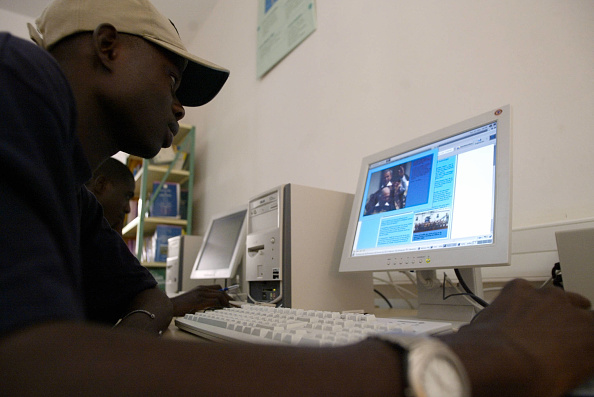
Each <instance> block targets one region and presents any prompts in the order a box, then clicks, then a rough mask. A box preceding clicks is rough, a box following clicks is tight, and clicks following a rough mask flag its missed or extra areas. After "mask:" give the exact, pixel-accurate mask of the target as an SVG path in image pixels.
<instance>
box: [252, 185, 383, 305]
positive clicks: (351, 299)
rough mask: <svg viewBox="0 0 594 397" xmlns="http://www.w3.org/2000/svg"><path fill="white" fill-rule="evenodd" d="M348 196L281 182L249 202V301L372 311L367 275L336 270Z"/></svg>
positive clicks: (343, 235)
mask: <svg viewBox="0 0 594 397" xmlns="http://www.w3.org/2000/svg"><path fill="white" fill-rule="evenodd" d="M352 203H353V195H352V194H348V193H342V192H336V191H331V190H326V189H319V188H313V187H307V186H301V185H295V184H286V185H281V186H278V187H276V188H274V189H270V190H268V191H265V192H263V193H261V194H259V195H257V196H254V197H253V198H252V199H251V200H250V202H249V207H248V209H249V212H248V224H247V227H248V230H247V241H246V251H247V253H246V260H245V267H246V280H247V282H248V289H249V295H250V299H252V300H253V301H257V302H268V303H274V304H276V305H278V306H283V307H293V308H300V309H314V310H330V311H344V310H359V309H360V310H365V311H367V312H371V311H372V310H373V281H372V273H371V272H358V273H340V272H339V271H338V268H339V265H340V258H341V253H342V247H343V244H344V238H345V234H346V228H347V222H348V218H349V214H350V211H351V206H352Z"/></svg>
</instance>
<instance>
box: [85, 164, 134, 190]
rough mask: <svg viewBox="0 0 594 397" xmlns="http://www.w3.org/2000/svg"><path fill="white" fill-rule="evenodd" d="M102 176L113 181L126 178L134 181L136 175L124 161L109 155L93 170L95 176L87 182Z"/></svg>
mask: <svg viewBox="0 0 594 397" xmlns="http://www.w3.org/2000/svg"><path fill="white" fill-rule="evenodd" d="M100 176H104V177H105V178H107V180H109V181H112V182H116V181H126V180H131V181H134V175H133V174H132V171H130V169H129V168H128V167H127V166H126V165H125V164H124V163H122V162H121V161H119V160H116V159H114V158H113V157H109V158H108V159H107V160H105V161H104V162H103V163H101V165H99V167H97V168H96V169H95V171H94V172H93V177H92V178H91V180H90V181H89V182H87V185H89V184H91V183H92V182H93V181H95V180H96V179H97V178H99V177H100Z"/></svg>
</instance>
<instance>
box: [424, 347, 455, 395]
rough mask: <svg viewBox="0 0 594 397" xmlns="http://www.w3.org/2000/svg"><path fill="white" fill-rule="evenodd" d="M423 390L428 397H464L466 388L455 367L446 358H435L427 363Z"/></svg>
mask: <svg viewBox="0 0 594 397" xmlns="http://www.w3.org/2000/svg"><path fill="white" fill-rule="evenodd" d="M421 377H422V383H423V388H424V389H425V395H427V396H443V397H449V396H463V395H464V386H463V385H462V382H461V381H460V374H459V373H458V371H457V370H456V368H455V367H454V365H453V364H452V363H451V362H450V361H449V360H448V359H447V358H444V357H439V356H438V357H433V358H432V359H431V360H429V362H428V363H427V366H426V367H425V370H424V371H423V373H422V375H421Z"/></svg>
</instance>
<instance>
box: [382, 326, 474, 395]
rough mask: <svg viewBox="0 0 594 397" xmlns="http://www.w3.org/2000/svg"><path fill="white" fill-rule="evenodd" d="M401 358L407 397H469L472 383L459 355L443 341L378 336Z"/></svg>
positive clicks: (401, 336) (416, 337)
mask: <svg viewBox="0 0 594 397" xmlns="http://www.w3.org/2000/svg"><path fill="white" fill-rule="evenodd" d="M374 338H376V339H380V340H382V341H385V342H389V343H390V344H391V345H392V346H393V347H394V348H395V349H396V350H397V351H398V352H399V353H400V356H401V358H402V368H403V375H404V376H403V380H404V383H405V387H404V395H405V396H407V397H434V396H444V397H445V396H447V397H450V396H451V397H470V382H469V380H468V375H467V374H466V370H465V369H464V366H463V365H462V363H461V362H460V359H458V356H456V354H455V353H454V352H453V351H452V350H451V349H450V348H449V347H448V346H447V345H446V344H445V343H443V342H441V341H440V340H438V339H436V338H431V337H426V336H409V335H406V336H404V335H398V334H390V333H386V334H379V335H375V336H374Z"/></svg>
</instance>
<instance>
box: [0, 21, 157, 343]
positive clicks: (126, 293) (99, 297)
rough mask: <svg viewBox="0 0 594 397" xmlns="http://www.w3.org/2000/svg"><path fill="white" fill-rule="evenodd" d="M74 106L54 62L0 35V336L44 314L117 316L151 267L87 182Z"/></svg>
mask: <svg viewBox="0 0 594 397" xmlns="http://www.w3.org/2000/svg"><path fill="white" fill-rule="evenodd" d="M76 117H77V114H76V107H75V101H74V97H73V94H72V91H71V89H70V86H69V84H68V82H67V80H66V78H65V76H64V74H63V73H62V71H61V69H60V67H59V65H58V64H57V62H56V61H55V60H54V59H53V58H52V57H51V55H49V53H47V52H46V51H45V50H43V49H41V48H39V47H37V46H36V45H34V44H33V43H31V42H28V41H25V40H22V39H18V38H15V37H13V36H11V35H10V34H7V33H0V170H2V176H1V177H0V333H2V332H6V331H9V330H12V329H16V328H19V327H24V326H27V325H32V324H36V323H40V322H43V321H48V320H65V319H68V320H91V321H101V322H111V323H113V322H115V321H117V319H118V318H119V317H120V316H121V315H122V314H123V312H124V311H125V310H126V309H127V305H128V304H129V302H130V300H131V299H132V297H133V296H134V295H136V294H137V293H138V292H140V291H143V290H144V289H147V288H151V287H154V286H155V285H156V282H155V280H154V278H153V277H152V276H151V274H150V273H149V272H148V271H147V270H146V269H145V268H144V267H142V266H141V265H140V263H139V262H138V261H137V260H136V258H135V257H134V255H132V254H131V253H130V251H129V250H128V248H127V246H126V245H125V244H124V242H123V240H122V239H121V237H120V236H119V235H118V234H117V233H116V232H115V231H113V230H112V229H111V228H110V227H109V224H108V223H107V221H106V220H105V219H104V218H103V211H102V209H101V206H100V204H99V203H98V202H97V200H96V199H95V197H94V196H93V195H92V194H91V193H90V192H89V191H88V190H87V189H86V187H85V186H84V182H86V181H87V180H88V179H89V178H90V176H91V170H90V168H89V164H88V162H87V160H86V157H85V155H84V153H83V151H82V147H81V145H80V142H79V140H78V138H77V136H76Z"/></svg>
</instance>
